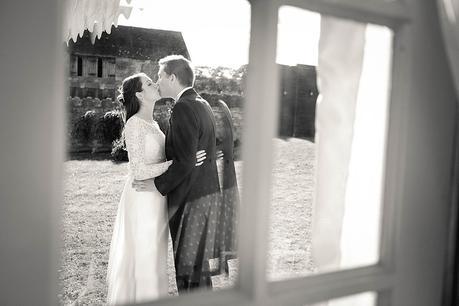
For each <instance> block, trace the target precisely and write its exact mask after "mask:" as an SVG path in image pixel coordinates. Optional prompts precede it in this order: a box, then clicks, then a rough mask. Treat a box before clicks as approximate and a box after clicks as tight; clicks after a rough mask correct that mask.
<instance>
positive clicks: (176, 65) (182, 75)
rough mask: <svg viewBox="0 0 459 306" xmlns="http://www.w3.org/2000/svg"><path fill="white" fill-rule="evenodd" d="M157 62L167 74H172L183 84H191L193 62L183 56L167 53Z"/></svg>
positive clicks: (193, 77)
mask: <svg viewBox="0 0 459 306" xmlns="http://www.w3.org/2000/svg"><path fill="white" fill-rule="evenodd" d="M158 63H159V65H160V66H163V67H164V72H166V73H167V74H168V75H171V74H174V75H175V77H176V78H177V79H178V80H179V82H180V84H182V85H183V86H187V87H188V86H193V84H194V79H195V76H194V69H193V64H192V63H191V61H189V60H188V59H186V58H185V57H184V56H182V55H168V56H166V57H163V58H162V59H160V60H159V62H158Z"/></svg>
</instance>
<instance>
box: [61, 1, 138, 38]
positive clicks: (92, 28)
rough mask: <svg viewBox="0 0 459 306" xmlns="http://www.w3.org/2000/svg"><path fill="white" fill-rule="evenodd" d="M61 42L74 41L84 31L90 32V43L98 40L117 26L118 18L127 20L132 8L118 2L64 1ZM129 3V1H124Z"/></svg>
mask: <svg viewBox="0 0 459 306" xmlns="http://www.w3.org/2000/svg"><path fill="white" fill-rule="evenodd" d="M64 1H65V2H64V3H65V6H64V19H63V24H64V30H63V33H62V34H63V37H62V39H63V41H65V42H68V41H69V40H70V39H72V40H73V41H76V40H77V38H78V37H79V36H80V37H81V36H82V35H83V32H84V31H85V30H88V31H89V32H91V41H92V42H93V43H94V41H95V39H96V38H100V37H101V35H102V33H103V32H104V31H105V32H107V33H108V34H110V32H111V28H112V25H115V27H116V26H118V17H119V15H120V14H123V15H124V16H125V17H126V18H129V16H130V14H131V10H132V7H128V6H121V5H120V0H64ZM126 2H127V3H130V2H131V0H126Z"/></svg>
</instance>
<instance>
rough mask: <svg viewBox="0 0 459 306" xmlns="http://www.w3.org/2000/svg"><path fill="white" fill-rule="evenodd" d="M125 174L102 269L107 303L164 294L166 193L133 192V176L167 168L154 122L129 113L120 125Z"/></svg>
mask: <svg viewBox="0 0 459 306" xmlns="http://www.w3.org/2000/svg"><path fill="white" fill-rule="evenodd" d="M125 139H126V147H127V150H128V154H129V175H128V179H127V180H126V183H125V185H124V189H123V193H122V195H121V199H120V202H119V206H118V212H117V216H116V220H115V224H114V227H113V236H112V241H111V245H110V255H109V262H108V271H107V282H108V295H107V304H109V305H113V304H126V303H134V302H137V303H138V302H142V301H149V300H154V299H157V298H159V297H161V296H164V295H167V291H168V275H167V252H168V249H167V246H168V245H167V243H168V236H169V227H168V218H167V206H166V197H164V196H162V195H161V194H160V193H159V192H158V191H154V192H150V191H149V192H137V191H136V190H135V189H133V188H132V185H131V184H132V181H133V180H134V179H141V180H142V179H147V178H152V177H156V176H158V175H160V174H162V173H163V172H165V171H166V170H167V168H168V167H169V165H170V162H164V160H165V154H164V134H163V133H162V132H161V130H160V129H159V126H158V125H157V124H156V123H153V124H151V123H149V122H147V121H144V120H143V119H141V118H138V117H136V116H133V117H131V118H130V119H129V120H128V122H127V123H126V128H125Z"/></svg>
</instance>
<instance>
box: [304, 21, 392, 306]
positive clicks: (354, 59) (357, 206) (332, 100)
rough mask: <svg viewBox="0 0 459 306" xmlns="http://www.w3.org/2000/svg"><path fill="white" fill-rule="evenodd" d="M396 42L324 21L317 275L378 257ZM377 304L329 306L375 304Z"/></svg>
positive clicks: (387, 34) (359, 301) (369, 298)
mask: <svg viewBox="0 0 459 306" xmlns="http://www.w3.org/2000/svg"><path fill="white" fill-rule="evenodd" d="M391 43H392V33H391V31H390V30H389V29H387V28H385V27H380V26H374V25H367V24H363V23H358V22H354V21H349V20H343V19H339V18H334V17H328V16H322V18H321V32H320V41H319V62H318V67H317V75H318V87H319V92H320V96H319V99H318V102H317V109H316V144H317V145H316V150H317V154H316V156H317V160H316V163H317V164H316V191H315V199H314V213H313V229H312V233H313V235H312V242H313V247H312V251H313V256H314V260H315V263H316V266H317V269H318V272H329V271H333V270H335V271H336V270H338V269H344V268H353V267H357V266H365V265H371V264H375V263H377V261H378V259H379V258H378V254H379V243H380V242H379V240H380V228H379V225H380V222H381V216H380V208H381V197H382V186H383V174H384V172H383V169H384V155H385V154H384V153H385V143H386V129H387V110H388V97H389V84H390V71H391V69H390V68H391V65H390V64H391V62H390V60H391V51H392V45H391ZM374 298H375V296H374V295H372V294H363V295H360V296H358V297H350V298H348V299H340V300H339V301H336V302H330V303H329V305H349V306H350V305H352V306H360V305H362V306H368V305H372V304H374Z"/></svg>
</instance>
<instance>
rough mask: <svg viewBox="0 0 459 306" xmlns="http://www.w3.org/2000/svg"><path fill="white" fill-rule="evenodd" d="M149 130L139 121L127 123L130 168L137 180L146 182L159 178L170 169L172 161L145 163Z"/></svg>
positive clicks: (126, 136)
mask: <svg viewBox="0 0 459 306" xmlns="http://www.w3.org/2000/svg"><path fill="white" fill-rule="evenodd" d="M146 133H147V129H146V127H145V125H144V124H143V123H142V122H140V121H139V120H137V119H134V120H133V119H131V120H129V121H128V122H127V123H126V128H125V130H124V135H125V140H126V148H127V151H128V156H129V166H130V169H131V171H132V174H133V176H134V178H135V179H136V180H146V179H150V178H154V177H157V176H159V175H161V174H163V173H164V172H166V170H167V169H168V168H169V166H170V165H171V164H172V161H166V162H163V163H157V164H150V163H146V162H145V137H146Z"/></svg>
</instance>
